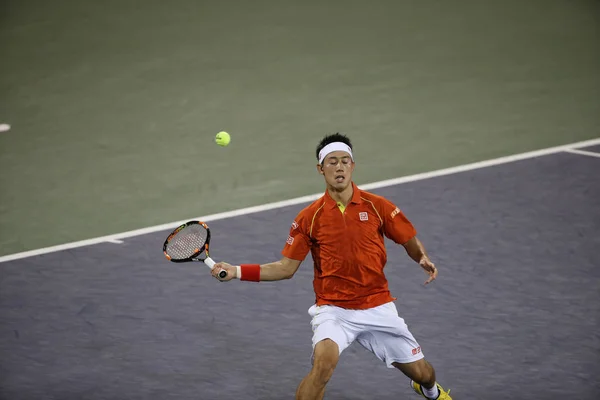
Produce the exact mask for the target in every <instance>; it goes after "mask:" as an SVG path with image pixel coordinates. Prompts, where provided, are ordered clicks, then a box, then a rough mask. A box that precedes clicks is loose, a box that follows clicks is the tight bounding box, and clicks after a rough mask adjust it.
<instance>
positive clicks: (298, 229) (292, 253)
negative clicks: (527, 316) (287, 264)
mask: <svg viewBox="0 0 600 400" xmlns="http://www.w3.org/2000/svg"><path fill="white" fill-rule="evenodd" d="M307 232H308V226H307V223H306V219H305V218H304V217H303V215H302V213H300V214H298V215H297V216H296V219H295V220H294V221H293V222H292V226H291V227H290V233H289V235H288V237H287V239H286V241H285V245H284V246H283V250H282V252H281V254H282V255H283V256H284V257H287V258H291V259H292V260H298V261H303V260H304V258H306V255H307V254H308V252H309V251H310V247H311V240H310V237H309V236H308V234H307Z"/></svg>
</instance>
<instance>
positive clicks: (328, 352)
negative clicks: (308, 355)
mask: <svg viewBox="0 0 600 400" xmlns="http://www.w3.org/2000/svg"><path fill="white" fill-rule="evenodd" d="M339 358H340V356H339V350H338V346H337V344H336V343H335V342H334V341H333V340H330V339H325V340H323V341H322V342H319V343H318V344H317V347H315V359H314V362H313V375H314V378H315V379H316V380H317V381H318V382H319V383H320V384H322V385H324V384H326V383H327V382H328V381H329V379H331V376H332V375H333V371H334V370H335V367H336V366H337V363H338V360H339Z"/></svg>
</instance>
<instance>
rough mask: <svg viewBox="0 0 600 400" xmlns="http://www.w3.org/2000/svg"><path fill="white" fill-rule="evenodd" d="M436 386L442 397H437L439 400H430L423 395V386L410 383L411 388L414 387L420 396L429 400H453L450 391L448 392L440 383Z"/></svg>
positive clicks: (413, 382)
mask: <svg viewBox="0 0 600 400" xmlns="http://www.w3.org/2000/svg"><path fill="white" fill-rule="evenodd" d="M436 385H437V388H438V390H439V391H440V395H439V396H438V397H437V399H430V398H429V397H427V396H425V395H424V394H423V390H421V385H419V384H418V383H417V382H415V381H410V387H412V388H413V390H414V391H415V392H417V393H418V394H420V395H421V396H423V397H425V398H426V399H428V400H452V397H450V390H448V391H447V392H446V391H445V390H444V388H443V387H442V386H441V385H440V384H439V383H436Z"/></svg>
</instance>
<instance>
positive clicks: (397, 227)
mask: <svg viewBox="0 0 600 400" xmlns="http://www.w3.org/2000/svg"><path fill="white" fill-rule="evenodd" d="M381 207H382V211H383V215H382V217H383V229H384V233H385V236H386V237H388V238H390V239H391V240H393V241H394V242H396V243H398V244H405V243H406V242H408V241H409V240H410V239H412V238H413V237H415V236H416V235H417V230H416V229H415V227H414V226H413V224H412V223H411V222H410V221H409V220H408V218H407V217H406V215H404V213H403V212H402V211H401V210H400V209H399V208H398V207H397V206H396V205H395V204H394V203H392V202H391V201H389V200H387V199H383V200H382V202H381Z"/></svg>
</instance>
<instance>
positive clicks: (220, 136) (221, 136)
mask: <svg viewBox="0 0 600 400" xmlns="http://www.w3.org/2000/svg"><path fill="white" fill-rule="evenodd" d="M215 142H217V144H218V145H219V146H227V145H228V144H229V142H231V136H229V133H227V132H224V131H222V132H219V133H217V136H215Z"/></svg>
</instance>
